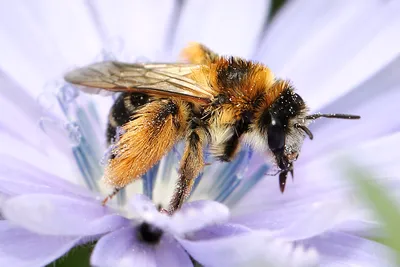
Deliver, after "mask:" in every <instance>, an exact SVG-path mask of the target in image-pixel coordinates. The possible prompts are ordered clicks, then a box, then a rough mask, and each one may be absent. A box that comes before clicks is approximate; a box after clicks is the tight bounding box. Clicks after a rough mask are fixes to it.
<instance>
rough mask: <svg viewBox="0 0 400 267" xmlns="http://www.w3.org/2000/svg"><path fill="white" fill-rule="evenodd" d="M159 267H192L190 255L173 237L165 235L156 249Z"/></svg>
mask: <svg viewBox="0 0 400 267" xmlns="http://www.w3.org/2000/svg"><path fill="white" fill-rule="evenodd" d="M155 254H156V255H155V257H156V262H157V267H163V266H166V267H167V266H171V267H175V266H176V267H191V266H193V264H192V261H191V260H190V258H189V255H188V254H187V253H186V251H185V250H184V249H183V248H182V246H181V245H180V244H179V243H178V242H177V241H176V240H175V239H174V238H173V237H171V236H169V235H165V236H164V237H163V238H162V239H161V241H160V243H159V244H157V246H156V248H155Z"/></svg>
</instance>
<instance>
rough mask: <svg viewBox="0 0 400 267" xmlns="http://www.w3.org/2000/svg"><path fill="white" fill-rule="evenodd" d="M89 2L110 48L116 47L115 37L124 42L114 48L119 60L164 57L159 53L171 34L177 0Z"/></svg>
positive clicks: (107, 46)
mask: <svg viewBox="0 0 400 267" xmlns="http://www.w3.org/2000/svg"><path fill="white" fill-rule="evenodd" d="M88 5H89V7H90V9H91V11H92V12H93V15H95V16H96V17H95V18H96V24H97V26H98V28H99V31H100V32H101V34H102V36H103V41H104V42H105V45H106V49H107V50H111V51H112V50H113V47H110V43H111V42H110V40H112V39H116V41H117V42H118V41H120V42H123V43H122V44H120V47H119V48H118V47H117V48H116V51H112V52H115V53H116V55H115V56H117V58H118V59H119V60H124V61H131V62H133V61H136V60H137V59H138V58H139V57H141V58H143V57H144V58H148V59H151V60H153V61H154V60H156V59H158V60H162V59H160V58H159V56H160V54H161V53H160V52H161V51H163V46H164V45H165V44H166V39H167V37H168V34H170V32H169V27H170V19H171V18H172V16H173V12H174V8H175V5H177V3H176V2H175V1H173V0H167V1H162V2H159V1H156V0H150V1H140V0H129V1H122V2H120V3H118V5H116V4H115V3H113V2H107V1H104V2H103V1H100V2H90V3H89V4H88ZM116 18H118V19H116ZM107 43H108V44H107Z"/></svg>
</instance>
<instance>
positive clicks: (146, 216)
mask: <svg viewBox="0 0 400 267" xmlns="http://www.w3.org/2000/svg"><path fill="white" fill-rule="evenodd" d="M128 209H129V210H130V211H131V212H132V213H133V216H135V219H137V220H142V221H146V222H148V223H150V224H153V225H155V226H157V227H159V228H162V229H165V228H166V227H167V225H168V224H169V221H170V217H169V216H168V215H167V214H163V213H161V212H159V211H158V210H157V208H156V206H155V205H154V203H153V202H152V201H151V200H150V199H149V198H148V197H147V196H145V195H141V194H136V195H134V196H133V197H131V198H130V199H129V205H128Z"/></svg>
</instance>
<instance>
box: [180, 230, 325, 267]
mask: <svg viewBox="0 0 400 267" xmlns="http://www.w3.org/2000/svg"><path fill="white" fill-rule="evenodd" d="M179 241H180V243H181V244H182V245H183V247H184V248H185V249H186V251H188V252H189V254H190V255H191V256H192V257H193V258H194V259H195V260H196V261H198V262H199V263H201V264H203V265H205V266H260V267H261V266H270V267H274V266H276V267H278V266H279V267H281V266H287V267H292V266H293V267H300V266H316V265H317V262H318V255H317V254H316V252H315V250H313V249H309V250H307V251H305V250H304V249H303V248H302V247H301V246H300V247H299V248H293V246H292V245H290V244H288V243H285V242H282V241H279V240H275V239H273V238H271V237H270V236H269V234H268V233H264V232H251V233H246V234H240V235H237V236H233V237H225V238H218V239H211V240H203V241H188V240H182V239H180V240H179ZM294 255H295V256H294Z"/></svg>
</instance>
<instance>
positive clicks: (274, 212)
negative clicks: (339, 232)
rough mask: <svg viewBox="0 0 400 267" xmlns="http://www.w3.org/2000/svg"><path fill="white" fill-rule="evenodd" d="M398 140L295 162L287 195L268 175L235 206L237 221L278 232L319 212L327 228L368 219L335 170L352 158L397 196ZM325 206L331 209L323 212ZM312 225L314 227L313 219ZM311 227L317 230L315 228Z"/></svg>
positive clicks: (386, 139)
mask: <svg viewBox="0 0 400 267" xmlns="http://www.w3.org/2000/svg"><path fill="white" fill-rule="evenodd" d="M399 142H400V135H399V134H393V135H390V136H386V137H382V138H380V139H376V140H374V141H370V142H368V143H365V144H363V145H359V146H357V147H353V148H352V149H351V150H346V151H342V152H340V153H339V152H338V153H335V154H331V155H330V156H329V157H321V158H320V159H318V160H314V161H312V162H309V163H308V164H306V163H303V165H300V164H296V167H295V180H294V182H289V183H288V184H287V187H286V190H285V193H284V194H281V193H280V192H279V190H278V188H277V187H278V185H277V181H276V178H275V177H268V176H267V177H265V178H264V180H263V181H261V182H260V183H259V184H258V185H257V187H255V188H254V189H253V190H252V191H251V192H250V193H249V194H248V195H247V196H245V197H244V198H243V199H242V200H241V201H240V202H239V203H238V204H237V206H235V208H234V209H233V210H234V214H233V216H232V218H233V222H236V223H243V224H245V225H246V226H248V227H251V228H264V229H265V228H267V229H275V230H277V229H288V228H289V227H291V226H293V225H295V224H296V221H297V220H299V221H302V220H303V219H305V220H306V221H307V218H308V217H309V218H315V219H318V218H319V215H318V214H321V215H322V214H324V216H323V217H325V218H322V217H321V218H320V219H321V220H322V221H321V222H320V223H319V224H320V226H321V227H322V228H321V229H320V230H323V228H324V227H325V226H324V224H326V226H328V225H330V226H331V227H332V226H334V225H336V224H337V223H339V224H341V223H342V222H344V221H346V220H352V221H357V220H361V221H365V220H366V217H365V212H364V211H365V209H364V208H360V205H359V204H358V203H357V202H356V201H355V199H354V197H353V196H354V194H355V193H354V185H353V184H351V183H350V182H349V181H347V180H346V179H345V177H344V176H343V173H342V172H341V169H340V168H338V167H337V166H338V164H339V162H340V160H341V159H343V157H344V156H346V157H347V158H351V159H352V160H353V161H354V162H356V163H359V164H362V165H363V166H366V167H367V168H369V169H371V170H373V171H374V179H375V180H376V181H378V182H379V183H380V184H381V185H382V186H384V187H385V188H388V192H392V193H396V192H398V191H399V190H398V188H400V187H399V185H400V177H399V175H398V168H397V165H398V164H397V163H398V162H399V160H400V156H399V153H397V152H396V150H395V149H393V144H397V143H399ZM360 155H362V157H361V156H360ZM376 155H380V156H379V157H376ZM299 163H300V162H299ZM325 205H327V207H331V208H329V209H326V210H324V209H322V211H321V210H320V209H321V208H322V207H324V206H325ZM341 205H342V208H341ZM335 210H336V211H337V212H335ZM339 211H340V212H339ZM343 216H344V217H343ZM346 217H347V218H346ZM324 220H327V223H324V222H323V221H324ZM315 223H317V221H315ZM306 225H308V223H307V224H306ZM310 225H313V224H312V223H311V221H310ZM299 227H300V228H301V226H300V224H299ZM313 227H315V228H314V230H316V231H319V230H317V229H318V227H316V225H313ZM300 234H301V233H300Z"/></svg>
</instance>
